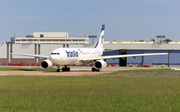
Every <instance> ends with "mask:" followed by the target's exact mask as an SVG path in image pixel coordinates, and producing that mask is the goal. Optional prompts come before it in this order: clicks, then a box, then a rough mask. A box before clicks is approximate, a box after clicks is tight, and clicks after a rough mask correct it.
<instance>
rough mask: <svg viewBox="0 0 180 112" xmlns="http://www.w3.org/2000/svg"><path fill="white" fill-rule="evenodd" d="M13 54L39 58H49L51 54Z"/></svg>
mask: <svg viewBox="0 0 180 112" xmlns="http://www.w3.org/2000/svg"><path fill="white" fill-rule="evenodd" d="M11 54H12V55H19V56H29V57H37V58H46V59H48V58H49V57H50V56H47V55H36V54H22V53H11Z"/></svg>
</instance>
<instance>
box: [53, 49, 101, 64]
mask: <svg viewBox="0 0 180 112" xmlns="http://www.w3.org/2000/svg"><path fill="white" fill-rule="evenodd" d="M102 54H103V49H100V48H99V49H98V48H57V49H55V50H53V51H52V53H51V56H50V61H52V63H54V64H55V65H59V66H60V65H86V64H89V62H86V63H85V62H83V61H79V60H80V59H83V58H92V57H100V56H102Z"/></svg>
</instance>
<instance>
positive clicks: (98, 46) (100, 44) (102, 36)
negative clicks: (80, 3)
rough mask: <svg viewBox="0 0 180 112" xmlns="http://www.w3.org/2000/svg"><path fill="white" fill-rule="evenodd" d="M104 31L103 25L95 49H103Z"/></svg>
mask: <svg viewBox="0 0 180 112" xmlns="http://www.w3.org/2000/svg"><path fill="white" fill-rule="evenodd" d="M104 30H105V25H102V29H101V32H100V36H99V40H98V42H97V44H96V46H95V48H102V49H103V42H104Z"/></svg>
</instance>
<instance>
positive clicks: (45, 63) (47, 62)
mask: <svg viewBox="0 0 180 112" xmlns="http://www.w3.org/2000/svg"><path fill="white" fill-rule="evenodd" d="M52 65H53V63H52V62H51V61H50V60H44V61H42V62H41V67H42V68H43V69H46V68H51V67H52Z"/></svg>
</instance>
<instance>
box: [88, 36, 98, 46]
mask: <svg viewBox="0 0 180 112" xmlns="http://www.w3.org/2000/svg"><path fill="white" fill-rule="evenodd" d="M88 37H89V38H92V44H94V38H97V36H96V35H89V36H88Z"/></svg>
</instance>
